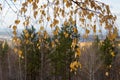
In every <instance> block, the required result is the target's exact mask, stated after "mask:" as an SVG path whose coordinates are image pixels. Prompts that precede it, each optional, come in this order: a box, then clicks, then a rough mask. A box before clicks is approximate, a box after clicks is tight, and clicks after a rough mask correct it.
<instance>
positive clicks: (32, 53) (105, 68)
mask: <svg viewBox="0 0 120 80" xmlns="http://www.w3.org/2000/svg"><path fill="white" fill-rule="evenodd" d="M41 29H42V31H38V32H37V31H36V30H35V28H34V27H33V26H32V27H31V28H26V29H25V30H23V32H22V34H21V36H20V37H19V40H18V43H21V44H20V45H17V44H15V45H14V47H15V48H14V49H12V48H10V47H9V46H8V45H7V43H6V42H1V44H0V51H1V52H0V80H119V79H120V54H119V47H118V46H117V44H118V43H117V44H116V42H115V41H111V40H110V39H109V38H107V37H106V39H105V40H104V41H102V42H101V41H100V40H99V38H98V37H96V38H95V41H94V42H93V44H92V45H91V46H85V47H81V48H80V51H81V52H80V53H81V56H80V58H78V61H79V62H80V63H81V68H78V69H77V70H76V72H72V71H71V68H70V64H71V62H72V61H74V60H75V58H74V57H75V50H73V49H72V48H71V44H72V42H73V41H72V40H73V39H74V38H75V39H77V40H76V41H77V43H79V38H80V37H79V34H78V32H77V31H75V28H74V27H73V26H63V27H61V28H59V27H55V29H54V31H53V32H54V33H53V34H54V36H50V35H49V34H47V33H46V31H45V30H43V28H41ZM74 31H75V33H74ZM75 48H76V49H78V48H79V45H76V46H75Z"/></svg>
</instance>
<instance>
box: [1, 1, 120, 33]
mask: <svg viewBox="0 0 120 80" xmlns="http://www.w3.org/2000/svg"><path fill="white" fill-rule="evenodd" d="M6 1H8V2H9V4H10V5H11V7H12V8H13V10H15V11H16V8H15V6H14V5H13V3H12V2H11V1H10V0H6ZM21 1H22V0H21ZM99 1H101V2H104V3H106V4H108V5H109V6H110V9H111V11H112V13H113V14H115V15H117V18H118V19H117V21H116V23H117V25H118V26H119V25H120V0H99ZM0 3H2V4H3V11H2V12H0V32H1V31H2V30H5V29H7V28H8V27H9V25H11V24H13V23H14V20H15V19H16V18H17V15H16V14H15V13H14V12H13V10H11V9H10V8H9V6H8V5H7V4H6V2H5V0H0ZM18 4H20V3H16V6H17V8H20V7H19V5H18ZM20 28H22V27H20Z"/></svg>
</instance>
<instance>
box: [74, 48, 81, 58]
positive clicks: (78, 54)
mask: <svg viewBox="0 0 120 80" xmlns="http://www.w3.org/2000/svg"><path fill="white" fill-rule="evenodd" d="M80 55H81V51H80V48H77V49H76V52H75V58H76V57H79V56H80Z"/></svg>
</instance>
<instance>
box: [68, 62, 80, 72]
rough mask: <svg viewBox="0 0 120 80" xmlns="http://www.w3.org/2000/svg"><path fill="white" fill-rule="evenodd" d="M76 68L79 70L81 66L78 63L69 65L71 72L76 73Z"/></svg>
mask: <svg viewBox="0 0 120 80" xmlns="http://www.w3.org/2000/svg"><path fill="white" fill-rule="evenodd" d="M78 67H80V68H81V64H80V63H79V62H78V61H74V62H72V63H71V64H70V69H71V71H76V70H77V69H78Z"/></svg>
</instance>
